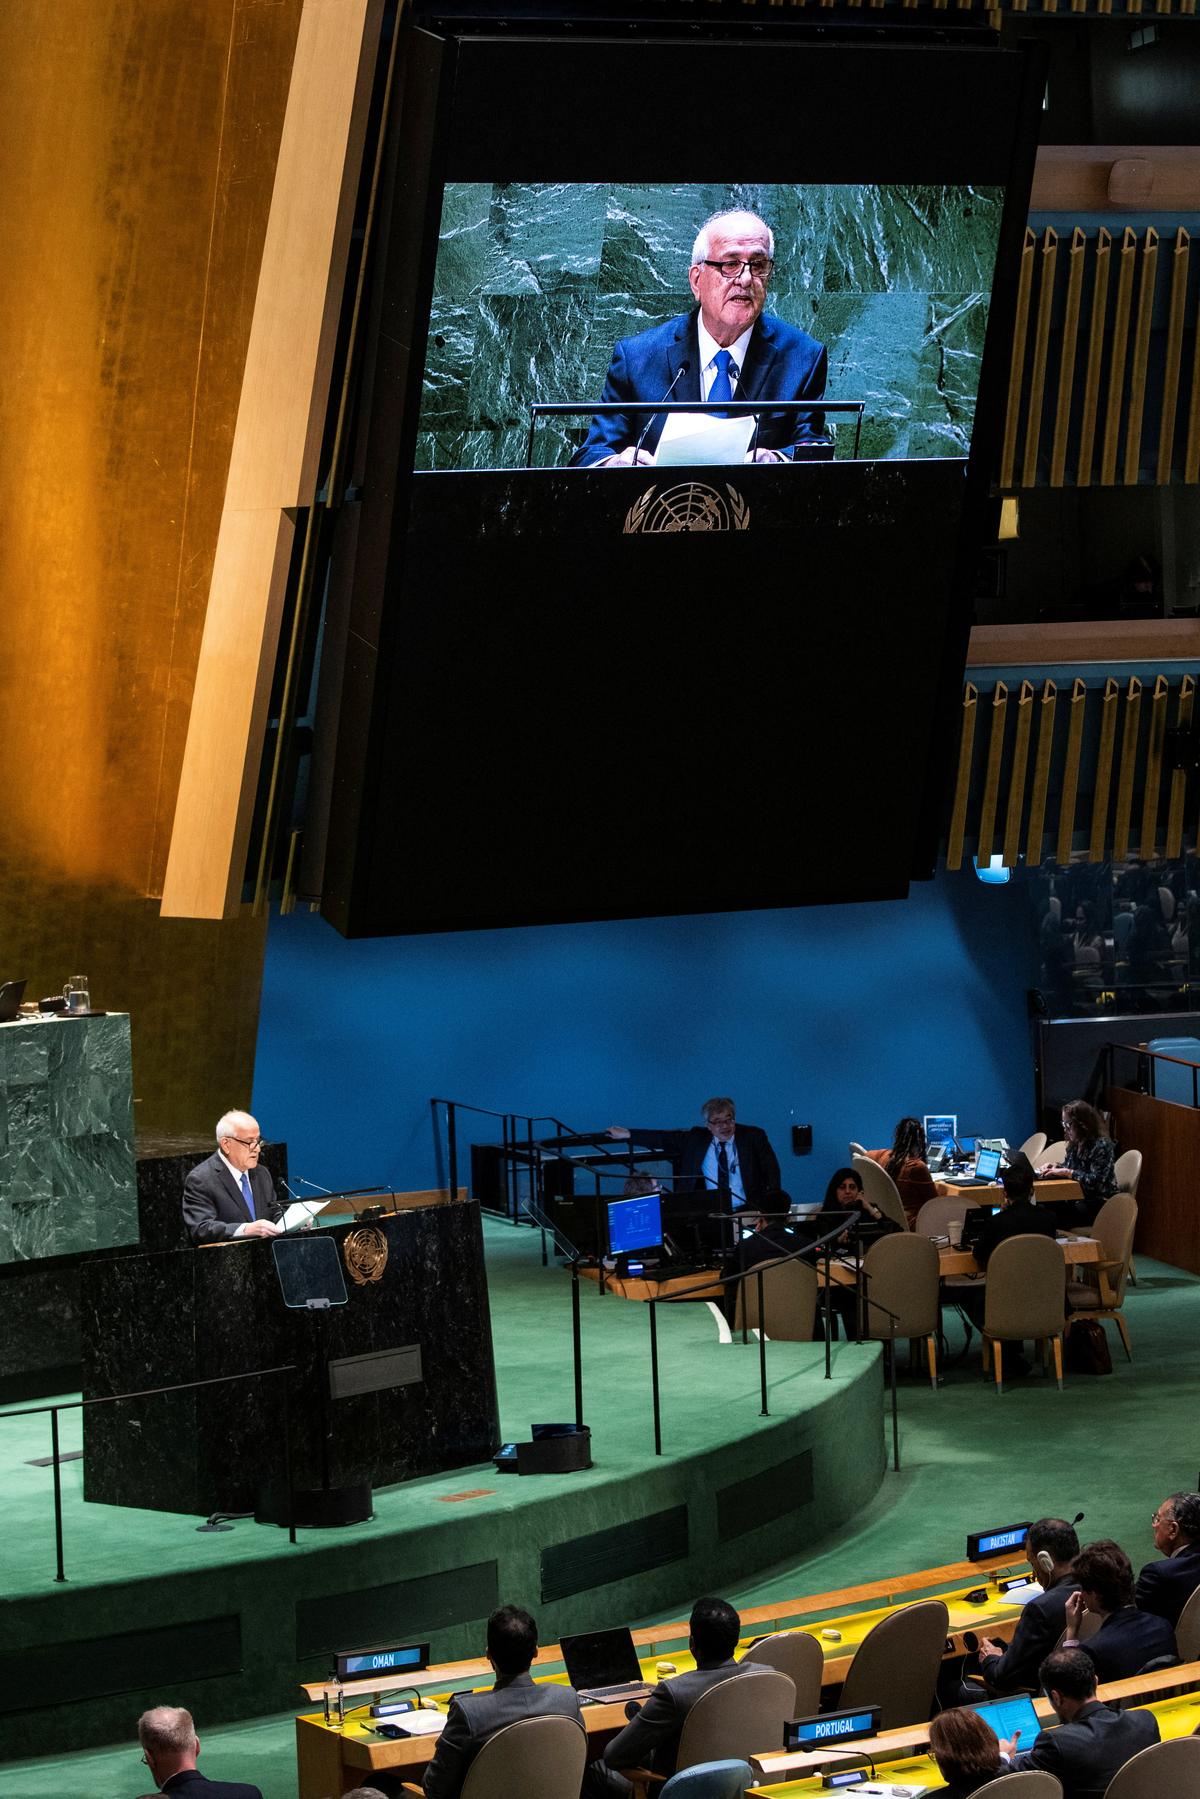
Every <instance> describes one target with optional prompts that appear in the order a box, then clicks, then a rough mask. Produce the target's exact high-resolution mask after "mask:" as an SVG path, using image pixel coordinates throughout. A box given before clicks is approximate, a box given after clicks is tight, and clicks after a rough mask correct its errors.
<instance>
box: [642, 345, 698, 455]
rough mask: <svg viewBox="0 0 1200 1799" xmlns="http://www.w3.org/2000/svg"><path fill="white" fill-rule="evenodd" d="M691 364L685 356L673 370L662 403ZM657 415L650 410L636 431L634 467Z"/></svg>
mask: <svg viewBox="0 0 1200 1799" xmlns="http://www.w3.org/2000/svg"><path fill="white" fill-rule="evenodd" d="M691 366H692V365H691V363H690V362H689V361H688V360H687V358H686V357H685V358H684V360H683V361H682V362H681V363H680V365H679V367H678V368H677V369H676V371H675V379H674V380H673V381H672V383H671V385H670V387H668V389H667V391H666V393H665V394H664V395H663V402H664V404H665V402H666V401H667V400H669V399H670V398H671V395H672V394H673V393H674V392H675V389H676V388H677V387H678V386H679V383H680V382H681V381H682V380H683V377H684V376H685V375H686V374H687V372H688V370H689V369H690V368H691ZM657 417H658V414H657V412H652V413H651V414H650V416H649V418H648V419H647V420H646V423H645V424H644V425H643V426H642V428H641V431H640V432H639V433H638V440H637V442H636V443H635V444H634V446H633V467H634V468H636V467H637V459H638V454H639V452H640V451H641V447H642V445H643V444H644V443H645V441H646V433H647V432H648V431H649V429H650V427H651V425H652V424H653V423H654V421H655V419H656V418H657Z"/></svg>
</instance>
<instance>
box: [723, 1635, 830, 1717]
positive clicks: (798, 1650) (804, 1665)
mask: <svg viewBox="0 0 1200 1799" xmlns="http://www.w3.org/2000/svg"><path fill="white" fill-rule="evenodd" d="M742 1660H743V1661H744V1662H762V1663H764V1664H765V1665H766V1666H767V1667H768V1668H775V1669H777V1670H778V1671H779V1673H780V1674H786V1675H787V1676H788V1678H789V1680H790V1681H791V1682H792V1685H793V1686H794V1687H795V1689H796V1710H795V1712H794V1713H793V1716H794V1717H797V1718H810V1717H812V1716H813V1715H814V1714H815V1713H816V1712H819V1711H820V1709H821V1677H822V1675H823V1674H824V1672H825V1656H824V1653H823V1651H822V1649H821V1644H820V1640H819V1639H818V1638H817V1637H814V1636H810V1635H809V1633H808V1631H806V1630H781V1631H777V1632H776V1633H775V1634H774V1635H773V1636H769V1637H760V1638H759V1640H758V1642H757V1643H752V1644H751V1645H750V1647H749V1649H747V1651H746V1653H745V1655H744V1656H743V1657H742Z"/></svg>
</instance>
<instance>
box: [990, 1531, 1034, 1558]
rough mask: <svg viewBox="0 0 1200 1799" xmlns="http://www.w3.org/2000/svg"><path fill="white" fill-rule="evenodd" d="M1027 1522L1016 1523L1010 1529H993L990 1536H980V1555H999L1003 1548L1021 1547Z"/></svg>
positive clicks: (1023, 1543)
mask: <svg viewBox="0 0 1200 1799" xmlns="http://www.w3.org/2000/svg"><path fill="white" fill-rule="evenodd" d="M1028 1529H1029V1526H1028V1525H1027V1524H1018V1525H1016V1526H1014V1528H1013V1529H1012V1530H997V1531H993V1533H992V1535H991V1536H990V1537H980V1539H979V1554H980V1555H999V1554H1000V1553H1001V1551H1002V1550H1005V1549H1022V1548H1024V1545H1025V1532H1026V1531H1027V1530H1028Z"/></svg>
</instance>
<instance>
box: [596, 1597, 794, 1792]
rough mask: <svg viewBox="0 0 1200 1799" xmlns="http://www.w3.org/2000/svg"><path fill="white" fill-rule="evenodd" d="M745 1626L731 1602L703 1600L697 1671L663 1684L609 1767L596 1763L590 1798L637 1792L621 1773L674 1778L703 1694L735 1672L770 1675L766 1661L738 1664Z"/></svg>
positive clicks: (691, 1640)
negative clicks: (647, 1771) (636, 1770)
mask: <svg viewBox="0 0 1200 1799" xmlns="http://www.w3.org/2000/svg"><path fill="white" fill-rule="evenodd" d="M741 1628H742V1621H741V1619H740V1618H739V1617H738V1614H737V1613H736V1612H735V1611H734V1609H733V1607H732V1606H731V1605H730V1604H729V1603H728V1601H727V1600H724V1599H697V1601H696V1603H695V1605H694V1606H693V1607H692V1616H691V1621H690V1625H689V1634H688V1648H689V1649H690V1650H691V1652H692V1654H693V1655H694V1656H695V1658H696V1666H695V1669H694V1670H693V1671H692V1672H691V1673H688V1674H677V1675H676V1676H675V1678H674V1679H673V1680H660V1681H659V1683H658V1685H657V1686H656V1687H655V1689H654V1691H653V1692H652V1693H651V1695H650V1697H649V1698H648V1699H646V1700H644V1701H643V1703H642V1705H641V1706H640V1707H639V1708H638V1709H637V1710H635V1712H634V1714H633V1716H632V1717H631V1718H630V1720H629V1723H628V1724H627V1725H626V1726H625V1728H624V1730H622V1731H619V1732H618V1733H617V1735H616V1736H615V1737H614V1738H613V1739H612V1741H611V1742H610V1743H609V1745H608V1747H607V1748H606V1749H605V1751H604V1760H603V1763H602V1764H598V1763H595V1762H593V1763H592V1766H591V1768H589V1770H588V1778H587V1779H586V1780H585V1781H584V1789H583V1790H584V1792H585V1794H591V1793H609V1794H613V1795H620V1794H626V1793H631V1792H632V1791H633V1788H632V1786H631V1785H630V1783H629V1781H627V1780H626V1779H625V1778H624V1776H623V1775H621V1774H620V1773H618V1772H617V1770H619V1769H621V1768H649V1769H651V1770H652V1772H653V1773H655V1774H662V1775H664V1776H665V1775H669V1774H673V1773H674V1772H675V1760H676V1757H677V1756H678V1754H679V1739H680V1737H681V1735H682V1734H683V1726H684V1722H685V1720H686V1718H687V1715H688V1713H689V1712H690V1711H691V1709H692V1707H693V1706H694V1705H695V1703H696V1701H697V1700H698V1699H699V1698H700V1697H701V1696H702V1694H704V1693H707V1692H708V1691H709V1689H710V1688H711V1687H715V1686H719V1685H720V1684H721V1682H722V1681H724V1680H729V1679H731V1678H732V1676H733V1675H735V1674H751V1673H755V1674H758V1673H770V1671H771V1670H770V1669H769V1668H767V1666H766V1663H765V1662H735V1661H734V1659H733V1652H734V1650H735V1649H736V1648H737V1642H738V1636H739V1634H740V1633H741Z"/></svg>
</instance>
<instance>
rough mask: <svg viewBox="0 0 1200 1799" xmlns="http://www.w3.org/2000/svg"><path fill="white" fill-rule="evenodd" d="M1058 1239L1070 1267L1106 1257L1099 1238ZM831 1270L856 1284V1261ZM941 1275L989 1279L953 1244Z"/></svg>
mask: <svg viewBox="0 0 1200 1799" xmlns="http://www.w3.org/2000/svg"><path fill="white" fill-rule="evenodd" d="M1055 1241H1056V1242H1057V1244H1058V1246H1059V1248H1060V1249H1061V1250H1062V1252H1063V1260H1064V1261H1065V1262H1066V1264H1067V1266H1068V1267H1069V1268H1074V1267H1076V1266H1078V1265H1079V1264H1080V1263H1085V1262H1093V1263H1094V1262H1099V1261H1100V1260H1101V1259H1102V1258H1103V1254H1104V1249H1103V1245H1102V1244H1101V1242H1100V1239H1099V1238H1098V1237H1084V1238H1083V1239H1082V1240H1081V1241H1080V1242H1077V1243H1072V1242H1068V1241H1067V1239H1066V1238H1065V1237H1057V1238H1055ZM830 1271H831V1273H832V1275H833V1279H834V1281H835V1282H836V1283H837V1284H838V1285H840V1286H843V1287H852V1286H853V1285H854V1267H853V1264H852V1263H847V1262H833V1263H832V1264H831V1265H830ZM817 1272H818V1276H819V1278H820V1280H821V1281H822V1282H823V1281H824V1279H825V1269H824V1266H823V1265H821V1266H820V1267H819V1268H818V1271H817ZM938 1275H939V1277H940V1278H941V1279H942V1280H949V1279H950V1278H952V1277H953V1276H956V1275H958V1276H962V1275H975V1276H977V1277H978V1279H979V1281H980V1283H981V1284H982V1283H983V1282H984V1281H985V1280H986V1279H987V1274H986V1272H985V1270H984V1269H982V1268H981V1267H980V1266H979V1263H978V1262H977V1261H976V1260H975V1257H974V1256H973V1255H972V1253H971V1251H970V1250H969V1249H951V1248H950V1246H949V1244H942V1245H941V1247H940V1248H939V1249H938Z"/></svg>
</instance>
